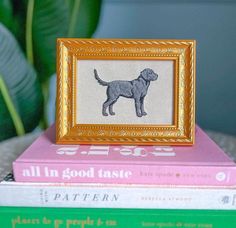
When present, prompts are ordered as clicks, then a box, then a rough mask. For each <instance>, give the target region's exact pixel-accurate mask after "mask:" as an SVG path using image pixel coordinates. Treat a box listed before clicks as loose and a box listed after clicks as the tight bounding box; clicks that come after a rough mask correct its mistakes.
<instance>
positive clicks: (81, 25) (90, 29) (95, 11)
mask: <svg viewBox="0 0 236 228" xmlns="http://www.w3.org/2000/svg"><path fill="white" fill-rule="evenodd" d="M69 3H70V23H69V30H68V37H82V38H86V37H91V36H92V35H93V33H94V31H95V30H96V27H97V24H98V21H99V16H100V10H101V4H102V1H101V0H96V1H94V0H70V1H69Z"/></svg>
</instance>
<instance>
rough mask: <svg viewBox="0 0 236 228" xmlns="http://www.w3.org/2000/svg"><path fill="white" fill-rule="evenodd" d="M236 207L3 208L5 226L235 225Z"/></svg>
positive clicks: (199, 227) (176, 227)
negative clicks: (232, 209)
mask: <svg viewBox="0 0 236 228" xmlns="http://www.w3.org/2000/svg"><path fill="white" fill-rule="evenodd" d="M235 215H236V211H222V210H220V211H201V210H191V211H189V210H140V209H132V210H127V209H73V208H67V209H65V208H11V207H8V208H6V207H2V208H0V224H1V226H2V227H12V228H17V227H40V228H41V227H47V228H69V227H81V228H86V227H108V228H109V227H115V228H124V227H129V228H141V227H157V228H164V227H168V228H179V227H185V228H190V227H191V228H192V227H196V228H222V227H224V228H232V227H235V226H236V216H235Z"/></svg>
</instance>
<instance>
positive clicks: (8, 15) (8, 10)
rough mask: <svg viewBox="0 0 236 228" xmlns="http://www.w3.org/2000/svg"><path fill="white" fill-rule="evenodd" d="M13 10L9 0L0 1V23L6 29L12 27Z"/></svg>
mask: <svg viewBox="0 0 236 228" xmlns="http://www.w3.org/2000/svg"><path fill="white" fill-rule="evenodd" d="M12 17H13V9H12V4H11V1H10V0H1V1H0V21H1V22H2V23H3V24H4V25H5V26H6V27H8V28H10V27H11V25H12V19H13V18H12Z"/></svg>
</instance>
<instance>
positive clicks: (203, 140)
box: [13, 126, 236, 186]
mask: <svg viewBox="0 0 236 228" xmlns="http://www.w3.org/2000/svg"><path fill="white" fill-rule="evenodd" d="M54 142H55V127H54V126H52V127H50V128H49V129H48V130H47V131H46V132H45V133H44V134H42V135H41V136H40V137H39V138H38V139H37V140H36V141H35V142H34V143H33V144H32V145H31V146H30V147H29V148H28V149H27V150H26V151H25V152H24V153H23V154H22V155H21V156H20V157H19V158H18V159H17V160H16V161H15V162H14V163H13V170H14V176H15V179H16V181H19V182H64V183H113V184H114V183H115V184H151V185H153V184H154V185H185V186H195V185H197V186H233V185H236V164H235V163H234V162H233V161H232V160H231V159H230V158H229V157H228V156H227V155H226V154H225V153H224V152H223V151H222V150H221V149H220V148H219V147H218V146H217V145H216V144H215V143H214V142H213V141H212V140H211V139H210V138H209V137H208V136H207V135H206V134H205V133H204V132H203V131H202V130H201V129H200V128H199V127H197V128H196V143H195V145H194V146H175V147H171V146H122V145H111V146H109V145H56V144H54Z"/></svg>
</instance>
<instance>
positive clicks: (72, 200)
mask: <svg viewBox="0 0 236 228" xmlns="http://www.w3.org/2000/svg"><path fill="white" fill-rule="evenodd" d="M134 193H135V194H134ZM0 196H1V197H0V206H33V207H80V208H86V207H89V208H148V209H152V208H153V209H154V208H160V209H224V210H236V189H224V188H221V189H219V188H218V189H217V188H215V189H211V188H209V189H206V188H177V187H175V188H171V187H147V186H132V185H131V186H117V185H108V186H107V185H81V186H79V185H77V186H75V185H71V186H70V185H65V186H54V185H46V184H45V185H29V184H22V185H19V184H17V185H13V184H1V185H0Z"/></svg>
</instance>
